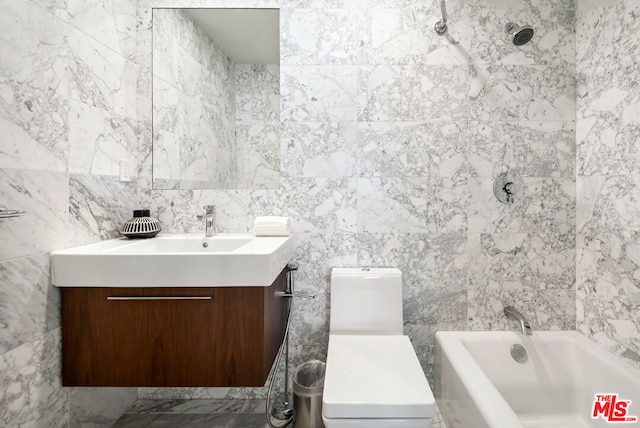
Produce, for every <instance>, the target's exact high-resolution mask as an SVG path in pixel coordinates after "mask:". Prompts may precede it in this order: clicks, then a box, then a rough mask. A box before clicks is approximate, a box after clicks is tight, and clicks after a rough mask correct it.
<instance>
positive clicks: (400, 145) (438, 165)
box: [358, 122, 468, 178]
mask: <svg viewBox="0 0 640 428" xmlns="http://www.w3.org/2000/svg"><path fill="white" fill-rule="evenodd" d="M467 135H468V134H467V131H466V127H465V123H464V122H433V123H405V122H369V123H361V124H358V163H359V174H360V177H397V178H400V177H428V176H434V177H438V176H441V177H455V176H460V175H466V174H467V169H468V155H467V148H468V138H467Z"/></svg>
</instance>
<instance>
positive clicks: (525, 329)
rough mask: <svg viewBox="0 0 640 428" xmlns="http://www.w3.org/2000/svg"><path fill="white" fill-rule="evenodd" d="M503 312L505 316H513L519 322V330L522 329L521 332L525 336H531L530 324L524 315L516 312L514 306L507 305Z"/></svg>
mask: <svg viewBox="0 0 640 428" xmlns="http://www.w3.org/2000/svg"><path fill="white" fill-rule="evenodd" d="M504 314H505V315H506V317H507V318H513V319H514V320H516V321H518V322H519V323H520V331H522V334H524V335H525V336H531V335H532V334H533V332H532V331H531V324H529V321H527V319H526V318H525V317H524V315H522V314H521V313H520V312H518V310H517V309H516V308H514V307H513V306H507V307H506V308H504Z"/></svg>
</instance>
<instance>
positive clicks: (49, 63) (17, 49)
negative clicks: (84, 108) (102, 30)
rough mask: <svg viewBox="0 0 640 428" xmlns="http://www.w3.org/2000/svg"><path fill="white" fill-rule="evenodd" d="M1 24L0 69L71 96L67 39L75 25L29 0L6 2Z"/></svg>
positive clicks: (19, 80) (21, 81) (38, 86)
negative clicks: (43, 41) (1, 53)
mask: <svg viewBox="0 0 640 428" xmlns="http://www.w3.org/2000/svg"><path fill="white" fill-rule="evenodd" d="M0 27H2V29H3V31H2V34H1V35H0V50H2V52H3V55H2V56H1V57H0V69H2V70H3V73H4V76H5V77H7V78H9V79H12V80H14V81H16V82H17V83H19V84H26V85H27V86H29V87H32V88H36V89H40V90H41V91H46V92H52V93H56V94H58V95H60V96H63V97H64V96H67V95H68V94H69V86H70V84H71V80H72V76H70V75H69V74H68V73H67V67H68V64H69V54H68V45H67V38H68V37H69V34H70V33H71V32H73V31H74V29H73V27H71V26H70V25H68V24H64V23H63V22H62V21H61V20H59V19H58V18H56V17H54V16H53V15H51V14H49V13H48V12H46V11H45V10H44V9H42V8H40V7H39V6H36V5H35V4H33V2H31V1H28V0H17V1H12V2H9V1H3V3H2V14H1V15H0ZM42 40H46V41H47V43H41V41H42Z"/></svg>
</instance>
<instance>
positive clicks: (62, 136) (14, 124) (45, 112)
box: [0, 71, 70, 172]
mask: <svg viewBox="0 0 640 428" xmlns="http://www.w3.org/2000/svg"><path fill="white" fill-rule="evenodd" d="M3 74H4V73H3V72H1V71H0V128H2V130H3V132H2V136H3V142H2V147H0V167H1V168H16V169H23V168H24V169H34V170H45V171H60V172H63V171H66V170H67V164H68V157H69V126H70V125H69V105H68V102H67V101H66V100H65V99H64V98H62V97H60V96H58V95H57V94H55V93H53V92H47V91H42V90H40V89H35V88H32V87H30V86H28V85H27V84H20V83H17V82H15V81H12V80H10V79H7V78H5V77H2V76H3Z"/></svg>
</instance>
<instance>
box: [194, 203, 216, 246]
mask: <svg viewBox="0 0 640 428" xmlns="http://www.w3.org/2000/svg"><path fill="white" fill-rule="evenodd" d="M203 208H204V214H198V215H197V216H196V217H197V218H198V220H204V230H205V236H206V237H207V238H209V237H211V236H213V235H215V234H216V207H215V205H205V206H204V207H203Z"/></svg>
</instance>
